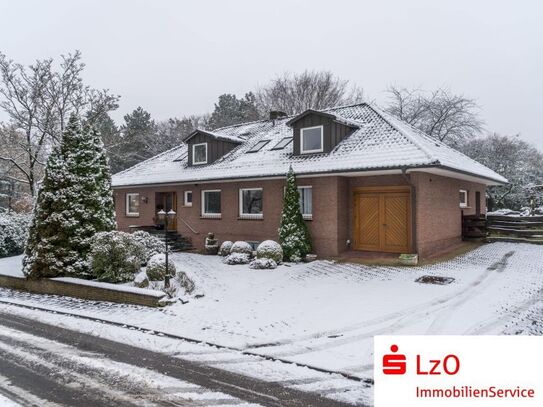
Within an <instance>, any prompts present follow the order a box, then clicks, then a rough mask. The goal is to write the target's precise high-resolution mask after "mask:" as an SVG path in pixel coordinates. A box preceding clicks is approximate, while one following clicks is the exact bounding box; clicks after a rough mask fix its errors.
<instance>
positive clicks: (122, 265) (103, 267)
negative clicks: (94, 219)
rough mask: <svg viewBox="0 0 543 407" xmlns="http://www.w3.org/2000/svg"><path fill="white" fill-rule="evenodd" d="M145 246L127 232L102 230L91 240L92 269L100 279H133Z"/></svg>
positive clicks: (118, 280)
mask: <svg viewBox="0 0 543 407" xmlns="http://www.w3.org/2000/svg"><path fill="white" fill-rule="evenodd" d="M144 257H145V247H144V246H143V245H142V244H141V243H139V242H137V241H135V240H134V239H133V238H132V235H130V234H129V233H125V232H118V231H112V232H100V233H97V234H95V235H94V236H93V238H92V240H91V250H90V258H91V266H92V271H93V273H94V274H95V275H96V277H97V278H98V280H100V281H107V282H110V283H122V282H126V281H131V280H132V279H133V278H134V274H135V273H137V272H138V271H139V270H140V267H141V264H142V260H143V258H144Z"/></svg>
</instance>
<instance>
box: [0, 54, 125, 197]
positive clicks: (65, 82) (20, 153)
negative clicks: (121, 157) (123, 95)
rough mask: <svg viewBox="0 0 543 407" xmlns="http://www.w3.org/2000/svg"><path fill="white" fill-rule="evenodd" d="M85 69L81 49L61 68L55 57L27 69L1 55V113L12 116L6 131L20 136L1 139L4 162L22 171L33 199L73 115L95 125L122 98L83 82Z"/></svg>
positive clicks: (64, 59) (63, 59)
mask: <svg viewBox="0 0 543 407" xmlns="http://www.w3.org/2000/svg"><path fill="white" fill-rule="evenodd" d="M84 67H85V65H84V64H83V63H82V62H81V53H80V52H79V51H76V52H75V53H73V54H68V55H66V56H64V55H63V56H62V57H61V63H60V66H59V68H58V69H57V68H55V66H54V65H53V60H52V59H45V60H38V61H36V62H35V63H34V64H32V65H29V66H28V67H24V66H23V65H21V64H17V63H15V62H13V61H12V60H10V59H8V58H7V57H6V56H5V55H4V54H2V53H0V109H2V110H3V111H4V112H5V113H6V115H7V117H8V126H4V130H3V131H4V132H5V131H6V129H7V128H9V132H16V133H17V134H18V136H17V137H8V138H6V137H2V140H1V141H0V143H2V145H1V146H0V151H1V153H0V160H1V161H3V162H5V163H8V164H9V166H10V169H11V170H15V171H16V172H17V177H18V178H19V179H20V180H21V181H22V182H24V183H26V184H27V185H28V188H29V190H30V193H31V194H32V195H35V193H36V184H37V182H38V181H39V180H40V178H41V171H42V168H43V165H44V162H45V159H46V156H47V155H48V152H49V151H50V148H51V146H52V145H53V144H54V143H55V142H57V141H58V140H59V139H60V137H61V135H62V132H63V130H64V126H65V124H66V122H67V119H68V117H69V116H70V114H72V113H75V114H78V115H83V114H85V115H86V117H87V119H88V120H90V121H92V120H93V119H94V118H95V117H97V116H99V115H100V114H102V113H103V112H107V111H110V110H113V109H116V108H117V102H118V100H119V97H118V96H116V95H111V94H110V93H109V91H108V90H97V89H92V88H91V87H89V86H86V85H85V84H84V83H83V80H82V78H81V72H82V71H83V69H84ZM14 139H15V140H16V141H15V142H13V141H14ZM10 143H11V144H10Z"/></svg>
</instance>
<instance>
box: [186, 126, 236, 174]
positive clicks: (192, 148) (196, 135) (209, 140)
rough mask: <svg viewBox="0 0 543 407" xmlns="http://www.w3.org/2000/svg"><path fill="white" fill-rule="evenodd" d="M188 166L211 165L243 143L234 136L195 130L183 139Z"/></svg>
mask: <svg viewBox="0 0 543 407" xmlns="http://www.w3.org/2000/svg"><path fill="white" fill-rule="evenodd" d="M184 141H185V143H187V147H188V148H187V150H188V164H189V166H191V167H192V166H194V167H196V166H200V165H206V164H211V163H213V162H215V161H217V160H218V159H219V158H221V157H223V156H224V155H226V154H227V153H228V152H230V151H232V150H233V149H234V148H236V147H237V146H238V145H239V144H241V143H242V142H243V140H242V139H240V138H238V137H235V136H228V135H223V134H218V133H213V132H211V131H206V130H195V131H193V132H192V133H190V134H189V135H188V136H187V137H186V138H185V140H184Z"/></svg>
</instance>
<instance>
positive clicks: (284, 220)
mask: <svg viewBox="0 0 543 407" xmlns="http://www.w3.org/2000/svg"><path fill="white" fill-rule="evenodd" d="M279 242H280V243H281V246H282V247H283V254H284V258H285V260H286V261H300V260H301V259H303V258H305V256H306V254H308V253H310V252H311V236H310V234H309V230H308V229H307V225H306V224H305V221H304V218H303V216H302V212H301V208H300V193H299V192H298V186H297V184H296V175H295V174H294V171H293V170H292V167H290V168H289V171H288V173H287V186H286V191H285V197H284V199H283V211H282V213H281V225H280V226H279Z"/></svg>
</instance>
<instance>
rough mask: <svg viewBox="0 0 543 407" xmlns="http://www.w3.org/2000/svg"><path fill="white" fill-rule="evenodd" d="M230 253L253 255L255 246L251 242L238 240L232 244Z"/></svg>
mask: <svg viewBox="0 0 543 407" xmlns="http://www.w3.org/2000/svg"><path fill="white" fill-rule="evenodd" d="M230 253H243V254H247V255H248V256H249V257H251V256H252V255H253V248H252V247H251V245H250V244H249V243H247V242H243V241H241V240H238V241H237V242H235V243H234V244H233V245H232V248H231V249H230Z"/></svg>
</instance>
